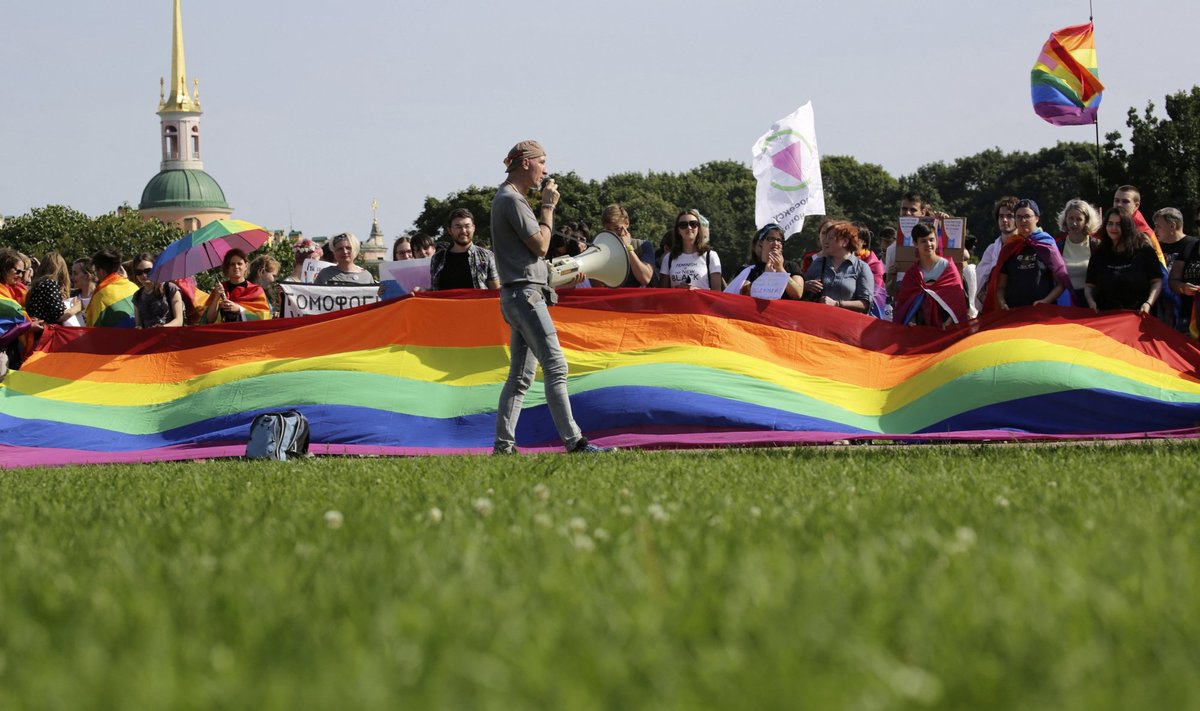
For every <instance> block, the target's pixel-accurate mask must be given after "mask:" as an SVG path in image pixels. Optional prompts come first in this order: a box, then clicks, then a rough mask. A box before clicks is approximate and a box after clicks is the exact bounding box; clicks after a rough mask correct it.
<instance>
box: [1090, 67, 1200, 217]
mask: <svg viewBox="0 0 1200 711" xmlns="http://www.w3.org/2000/svg"><path fill="white" fill-rule="evenodd" d="M1154 108H1155V107H1154V103H1153V102H1150V103H1148V104H1147V105H1146V109H1145V111H1144V112H1143V113H1142V114H1141V115H1139V114H1138V112H1137V111H1136V110H1135V109H1132V108H1131V109H1129V113H1128V116H1127V119H1126V122H1125V125H1126V126H1128V127H1129V129H1130V134H1129V142H1130V144H1131V146H1132V152H1128V151H1126V149H1125V147H1124V146H1123V145H1121V143H1120V139H1121V134H1120V133H1119V132H1113V133H1109V134H1108V135H1107V139H1108V143H1107V148H1108V153H1109V155H1110V160H1109V161H1108V163H1107V165H1106V166H1105V167H1106V170H1105V177H1106V178H1107V180H1108V185H1107V188H1108V189H1107V191H1106V193H1107V194H1108V195H1111V194H1112V191H1113V190H1114V189H1115V188H1116V187H1118V186H1119V185H1121V184H1123V183H1130V184H1133V185H1136V186H1137V187H1138V189H1139V191H1140V192H1141V194H1142V209H1143V212H1145V213H1146V215H1147V217H1149V215H1150V214H1152V213H1153V212H1154V210H1157V209H1159V208H1163V207H1177V208H1179V209H1181V210H1183V212H1184V216H1185V220H1186V219H1188V218H1191V216H1192V215H1193V214H1195V210H1196V208H1197V207H1200V86H1193V87H1192V89H1191V91H1180V92H1177V93H1175V94H1172V95H1170V96H1168V97H1166V102H1165V108H1166V114H1167V115H1166V117H1165V118H1161V117H1159V116H1156V115H1155V111H1154ZM1192 229H1193V230H1197V229H1200V225H1194V224H1193V225H1192Z"/></svg>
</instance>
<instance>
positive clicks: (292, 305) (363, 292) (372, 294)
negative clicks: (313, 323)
mask: <svg viewBox="0 0 1200 711" xmlns="http://www.w3.org/2000/svg"><path fill="white" fill-rule="evenodd" d="M278 286H279V289H280V291H282V292H283V317H284V318H294V317H297V316H314V315H316V314H327V313H330V312H331V311H341V310H342V309H352V308H355V307H357V306H362V305H364V304H373V303H375V302H377V301H379V286H377V285H375V284H367V285H360V284H349V285H326V286H315V285H313V284H299V283H297V282H294V281H281V282H278Z"/></svg>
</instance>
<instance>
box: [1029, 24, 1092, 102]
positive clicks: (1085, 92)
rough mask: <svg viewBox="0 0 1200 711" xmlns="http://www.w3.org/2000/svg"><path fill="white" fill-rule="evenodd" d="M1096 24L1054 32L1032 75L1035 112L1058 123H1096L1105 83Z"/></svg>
mask: <svg viewBox="0 0 1200 711" xmlns="http://www.w3.org/2000/svg"><path fill="white" fill-rule="evenodd" d="M1092 29H1093V28H1092V23H1091V22H1088V23H1087V24H1084V25H1075V26H1074V27H1064V28H1062V29H1061V30H1058V31H1056V32H1051V33H1050V39H1048V40H1046V44H1044V45H1042V53H1041V54H1040V55H1038V58H1037V62H1036V63H1035V64H1034V65H1033V71H1032V73H1031V75H1030V79H1031V82H1032V85H1033V87H1032V93H1033V111H1034V113H1036V114H1037V115H1038V116H1041V117H1042V118H1043V119H1045V120H1046V121H1048V122H1050V123H1052V124H1054V125H1055V126H1080V125H1083V124H1090V123H1095V121H1096V112H1097V111H1099V110H1100V97H1101V95H1102V93H1103V91H1104V85H1103V84H1101V83H1100V72H1099V70H1098V69H1097V67H1096V41H1095V38H1094V37H1093V35H1092Z"/></svg>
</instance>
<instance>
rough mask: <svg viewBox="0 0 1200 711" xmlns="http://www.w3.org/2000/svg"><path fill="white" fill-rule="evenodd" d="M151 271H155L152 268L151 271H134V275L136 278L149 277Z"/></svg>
mask: <svg viewBox="0 0 1200 711" xmlns="http://www.w3.org/2000/svg"><path fill="white" fill-rule="evenodd" d="M151 271H153V268H150V269H134V270H133V275H134V276H146V275H148V274H149V273H150V272H151Z"/></svg>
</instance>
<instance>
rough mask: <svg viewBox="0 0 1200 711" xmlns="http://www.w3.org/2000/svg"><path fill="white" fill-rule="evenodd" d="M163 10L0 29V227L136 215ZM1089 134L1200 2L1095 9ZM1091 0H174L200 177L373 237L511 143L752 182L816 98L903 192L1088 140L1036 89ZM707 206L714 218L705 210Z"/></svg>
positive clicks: (573, 159) (298, 215) (289, 212)
mask: <svg viewBox="0 0 1200 711" xmlns="http://www.w3.org/2000/svg"><path fill="white" fill-rule="evenodd" d="M171 11H172V0H137V2H133V1H132V0H112V1H111V2H105V3H96V2H84V1H83V0H64V1H61V2H11V3H6V7H5V9H3V10H2V11H0V25H2V26H3V27H4V40H3V42H2V43H0V67H3V69H2V70H0V97H3V103H2V104H0V105H2V106H3V109H0V213H3V214H9V215H12V214H22V213H25V212H27V211H28V210H29V209H30V208H31V207H37V206H41V205H45V204H51V203H61V204H67V205H71V206H73V207H75V208H77V209H80V210H83V211H84V212H87V213H89V214H100V213H103V212H107V211H109V210H112V209H114V208H115V207H116V206H118V205H119V204H121V203H122V202H129V203H130V204H133V205H136V204H137V202H138V200H139V199H140V197H141V190H142V188H143V187H144V186H145V184H146V182H147V181H148V180H149V179H150V178H151V177H152V176H153V175H154V174H155V173H156V172H157V170H158V163H159V160H160V159H161V155H160V152H159V141H158V117H157V116H156V115H155V113H154V112H155V110H156V109H157V103H158V86H159V84H158V82H159V77H161V76H165V75H167V74H169V73H170V49H171V46H170V43H171V34H170V30H171ZM1095 12H1096V24H1097V46H1098V51H1099V58H1100V76H1101V79H1102V81H1104V82H1105V84H1106V85H1107V86H1108V90H1107V91H1106V92H1105V96H1104V103H1103V104H1102V107H1101V112H1100V117H1101V131H1102V132H1105V131H1110V130H1114V129H1120V130H1122V131H1123V132H1124V128H1125V127H1124V120H1125V112H1126V110H1127V109H1128V108H1129V107H1130V106H1138V107H1144V106H1145V104H1146V102H1147V101H1149V100H1153V101H1154V102H1155V103H1156V104H1157V105H1159V106H1161V104H1162V99H1163V96H1164V95H1166V94H1168V93H1172V92H1175V91H1179V90H1182V89H1188V88H1190V87H1191V86H1192V85H1193V84H1195V83H1197V82H1200V72H1198V71H1197V68H1198V67H1200V58H1198V57H1200V3H1194V2H1182V1H1181V0H1170V1H1168V0H1145V1H1144V2H1141V3H1136V4H1135V3H1131V2H1115V1H1113V0H1099V1H1098V2H1096V3H1095ZM1087 15H1088V4H1087V2H1086V1H1084V2H1077V1H1074V0H1072V1H1070V2H1066V1H1062V0H1055V2H1045V1H1044V0H1020V1H1018V2H1008V3H984V2H958V3H949V2H931V1H928V0H914V1H913V2H908V3H893V2H884V1H882V0H880V1H871V2H867V1H863V0H843V1H841V2H830V3H783V2H772V3H767V2H757V1H750V2H739V3H733V2H729V3H717V2H697V1H692V2H677V1H674V0H670V1H667V2H633V1H631V0H612V1H611V2H604V3H600V2H592V3H586V4H581V3H575V2H558V3H528V4H522V5H517V4H512V3H494V2H478V1H475V0H472V1H464V2H455V1H453V0H451V1H448V2H441V3H424V2H422V3H416V2H400V3H396V2H383V1H380V0H347V1H345V2H336V3H333V2H314V1H312V0H296V1H295V2H290V3H248V2H244V1H238V2H235V1H234V0H206V1H205V2H199V1H198V0H183V19H184V32H185V37H186V49H187V62H188V66H187V69H188V75H189V78H190V77H193V76H194V77H199V78H200V99H201V103H202V105H203V108H204V110H205V114H204V117H203V119H202V124H201V125H202V128H203V131H204V154H203V156H204V162H205V169H206V170H207V171H208V172H209V173H210V174H212V175H213V177H215V178H216V179H217V181H218V182H219V183H220V184H221V186H222V187H223V188H224V190H225V194H226V197H227V198H228V200H229V203H230V205H232V206H233V207H234V208H235V210H236V212H235V215H236V216H237V217H239V218H241V219H245V220H250V221H252V222H257V223H260V224H263V225H266V226H269V227H272V228H286V227H288V226H289V224H291V225H294V226H295V227H296V228H298V229H303V230H304V231H305V232H306V233H307V234H309V235H322V234H330V233H332V232H334V231H338V230H352V231H354V232H356V233H358V234H359V235H360V236H365V234H366V233H367V231H368V230H369V228H370V224H371V208H370V205H371V199H372V198H378V200H379V204H380V208H379V219H380V224H381V225H382V227H383V229H384V231H385V233H387V235H388V237H393V236H395V235H396V234H397V233H399V232H401V231H403V230H405V229H408V228H409V227H410V226H411V223H412V221H413V219H414V218H415V217H416V216H417V214H418V213H419V212H420V209H421V205H422V202H423V200H424V198H425V196H426V195H434V196H437V197H444V196H445V195H446V194H447V193H448V192H450V191H452V190H455V189H457V188H460V187H465V186H466V185H469V184H477V185H491V184H498V183H499V182H500V181H501V180H502V178H503V174H502V165H501V159H502V158H503V156H504V153H505V152H506V151H507V149H508V148H509V147H510V146H511V145H512V144H513V143H515V142H516V141H518V140H520V139H524V138H538V139H540V140H541V141H542V142H543V143H544V144H545V145H546V147H547V149H548V151H549V154H550V155H549V158H550V168H551V170H552V171H566V170H575V171H576V172H577V173H579V174H580V175H581V176H582V177H584V178H597V179H599V178H603V177H605V176H607V175H610V174H612V173H617V172H627V171H647V170H658V171H679V170H686V169H689V168H692V167H694V166H697V165H699V164H701V163H704V162H706V161H710V160H717V159H733V160H738V161H742V162H748V160H749V149H750V145H751V143H753V141H754V140H755V139H756V138H757V137H758V136H759V135H761V134H762V132H763V131H765V130H766V129H767V128H768V127H769V126H770V124H771V123H772V122H773V121H775V120H776V119H778V118H780V117H782V116H784V115H786V114H788V113H790V112H791V111H792V110H794V109H795V108H796V107H797V106H799V105H801V104H803V103H804V102H805V101H808V100H810V99H811V100H812V101H813V105H814V108H815V111H816V122H817V136H818V140H819V142H820V148H821V151H822V153H825V154H848V155H852V156H854V157H856V158H858V159H859V160H862V161H866V162H872V163H878V164H881V165H883V166H884V168H886V169H887V170H888V171H890V172H891V173H892V174H894V175H897V176H899V175H902V174H904V173H908V172H911V171H912V170H913V169H915V168H916V167H918V166H919V165H921V164H923V163H927V162H930V161H935V160H953V159H954V158H956V157H959V156H964V155H969V154H972V153H975V152H977V151H980V150H983V149H986V148H990V147H993V146H999V147H1000V148H1002V149H1004V150H1036V149H1038V148H1040V147H1043V146H1047V145H1052V144H1054V143H1055V142H1056V141H1059V140H1082V141H1090V140H1092V138H1093V132H1092V129H1091V127H1080V128H1055V127H1053V126H1050V125H1049V124H1046V123H1044V122H1043V121H1042V120H1041V119H1039V118H1037V117H1036V116H1035V115H1034V114H1033V112H1032V109H1031V108H1030V101H1029V70H1030V68H1031V67H1032V65H1033V62H1034V60H1035V59H1036V57H1037V54H1038V51H1039V49H1040V48H1041V45H1042V43H1043V42H1044V41H1045V39H1046V37H1047V36H1048V34H1049V33H1050V31H1051V30H1054V29H1057V28H1059V27H1063V26H1066V25H1071V24H1077V23H1081V22H1085V21H1087ZM700 207H701V208H703V206H700Z"/></svg>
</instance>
